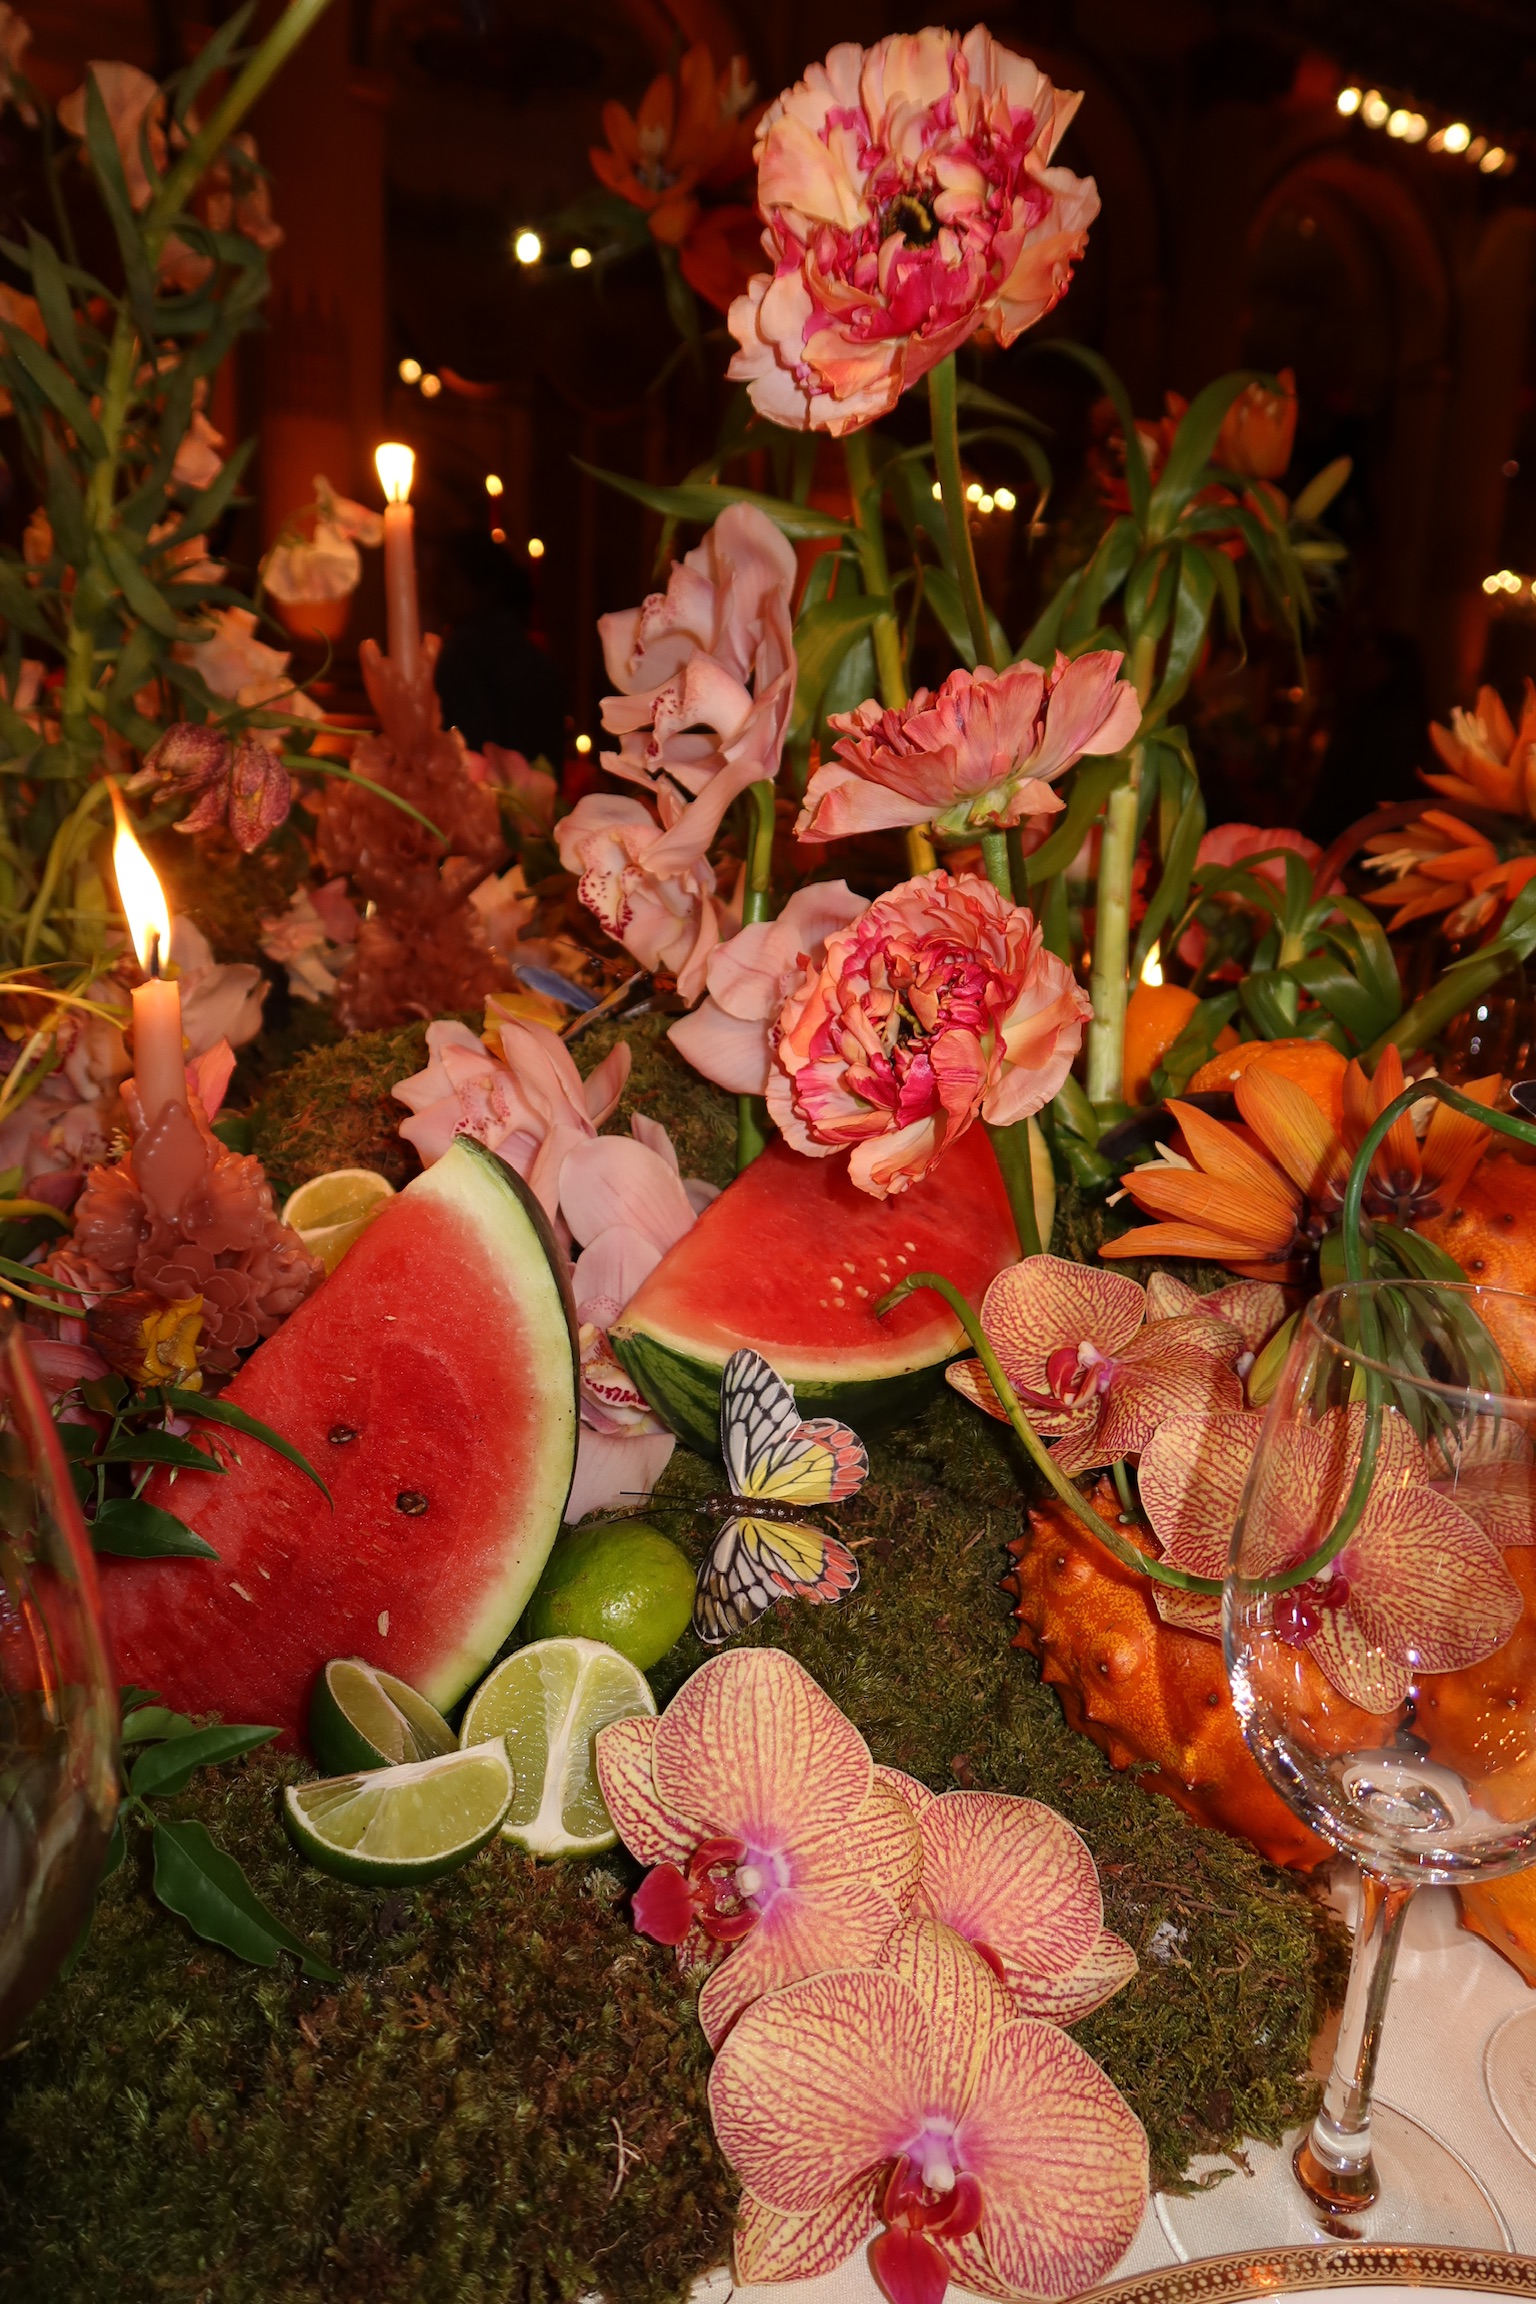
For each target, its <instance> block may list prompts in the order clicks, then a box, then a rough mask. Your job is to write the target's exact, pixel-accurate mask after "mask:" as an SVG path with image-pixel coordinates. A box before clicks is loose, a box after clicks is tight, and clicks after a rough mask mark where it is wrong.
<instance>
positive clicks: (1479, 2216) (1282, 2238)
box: [1157, 2102, 1513, 2263]
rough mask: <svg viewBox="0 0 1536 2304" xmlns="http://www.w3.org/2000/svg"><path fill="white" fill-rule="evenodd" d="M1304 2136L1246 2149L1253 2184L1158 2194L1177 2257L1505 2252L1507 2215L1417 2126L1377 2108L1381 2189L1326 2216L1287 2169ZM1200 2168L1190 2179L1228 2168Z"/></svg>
mask: <svg viewBox="0 0 1536 2304" xmlns="http://www.w3.org/2000/svg"><path fill="white" fill-rule="evenodd" d="M1303 2133H1304V2131H1302V2130H1299V2129H1298V2130H1297V2131H1296V2133H1295V2134H1294V2135H1290V2136H1287V2137H1286V2139H1285V2141H1284V2142H1283V2143H1282V2144H1279V2145H1274V2144H1253V2143H1249V2144H1247V2145H1245V2146H1244V2157H1245V2158H1246V2159H1247V2161H1248V2162H1249V2164H1250V2166H1251V2167H1252V2170H1253V2173H1252V2175H1251V2176H1245V2175H1243V2174H1242V2173H1241V2171H1239V2172H1237V2173H1235V2174H1230V2175H1227V2176H1225V2177H1223V2178H1222V2179H1221V2181H1220V2182H1219V2183H1216V2184H1213V2185H1212V2186H1211V2188H1210V2190H1209V2191H1208V2192H1192V2193H1187V2194H1186V2193H1172V2192H1160V2193H1159V2194H1158V2196H1157V2219H1158V2222H1159V2223H1160V2224H1161V2226H1162V2228H1163V2230H1164V2232H1165V2233H1166V2234H1167V2237H1168V2240H1169V2242H1170V2243H1171V2245H1172V2246H1173V2248H1174V2249H1175V2250H1176V2252H1177V2254H1178V2255H1179V2257H1180V2258H1181V2259H1182V2260H1183V2261H1184V2262H1185V2263H1188V2262H1190V2261H1191V2260H1192V2259H1193V2258H1195V2257H1197V2256H1224V2255H1228V2254H1230V2253H1231V2252H1232V2251H1233V2250H1234V2249H1244V2248H1280V2247H1290V2248H1304V2247H1306V2246H1307V2244H1308V2243H1309V2242H1315V2243H1317V2244H1318V2245H1322V2244H1323V2243H1324V2242H1327V2241H1330V2240H1399V2241H1418V2242H1438V2243H1439V2244H1440V2245H1441V2246H1443V2247H1460V2248H1508V2247H1510V2246H1512V2244H1513V2243H1512V2241H1511V2237H1510V2233H1509V2230H1508V2227H1507V2226H1506V2225H1505V2222H1504V2219H1503V2217H1502V2216H1501V2215H1500V2214H1499V2211H1498V2209H1497V2208H1496V2207H1495V2206H1494V2204H1493V2202H1492V2200H1490V2198H1489V2197H1488V2194H1487V2193H1486V2192H1485V2191H1484V2189H1483V2187H1482V2185H1481V2184H1480V2183H1479V2182H1478V2180H1477V2178H1476V2177H1475V2176H1474V2175H1473V2173H1472V2171H1471V2169H1470V2168H1469V2167H1468V2166H1467V2164H1466V2162H1465V2161H1464V2160H1462V2159H1461V2158H1459V2157H1458V2155H1457V2154H1456V2153H1455V2152H1453V2151H1452V2150H1451V2148H1450V2146H1449V2145H1448V2144H1442V2143H1441V2141H1440V2139H1439V2138H1438V2137H1437V2136H1432V2135H1431V2134H1430V2132H1429V2130H1428V2129H1427V2128H1421V2127H1420V2126H1419V2123H1418V2122H1417V2120H1410V2119H1409V2117H1408V2115H1407V2113H1406V2112H1399V2111H1398V2110H1396V2108H1395V2107H1394V2106H1393V2105H1390V2104H1382V2103H1380V2102H1378V2103H1377V2105H1376V2108H1375V2113H1374V2115H1373V2118H1372V2121H1371V2150H1372V2156H1373V2158H1374V2160H1375V2164H1376V2174H1377V2177H1378V2179H1379V2183H1380V2191H1379V2194H1378V2196H1377V2198H1376V2200H1375V2201H1374V2202H1373V2203H1372V2205H1371V2206H1370V2207H1369V2208H1364V2209H1358V2210H1351V2211H1350V2212H1349V2213H1348V2214H1346V2215H1341V2216H1338V2217H1334V2218H1330V2219H1329V2220H1328V2221H1327V2222H1326V2223H1325V2222H1324V2221H1323V2217H1322V2213H1321V2211H1320V2210H1318V2209H1317V2208H1315V2207H1314V2206H1313V2204H1312V2202H1311V2201H1310V2200H1309V2199H1308V2198H1307V2196H1306V2194H1305V2193H1304V2192H1303V2191H1302V2189H1301V2186H1300V2185H1299V2184H1298V2182H1297V2181H1296V2172H1295V2170H1294V2169H1293V2167H1292V2166H1291V2155H1292V2154H1293V2152H1294V2151H1295V2149H1296V2146H1297V2144H1298V2142H1299V2141H1300V2138H1301V2135H1302V2134H1303ZM1230 2165H1231V2164H1230V2162H1228V2161H1224V2160H1214V2159H1202V2160H1196V2161H1195V2162H1194V2163H1193V2164H1192V2165H1191V2168H1190V2171H1189V2173H1190V2175H1191V2176H1192V2177H1199V2176H1203V2175H1209V2174H1212V2173H1214V2172H1215V2171H1216V2170H1217V2169H1219V2168H1224V2167H1226V2168H1230Z"/></svg>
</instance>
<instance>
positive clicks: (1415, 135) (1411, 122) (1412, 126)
mask: <svg viewBox="0 0 1536 2304" xmlns="http://www.w3.org/2000/svg"><path fill="white" fill-rule="evenodd" d="M1428 134H1429V122H1428V121H1427V120H1426V119H1425V117H1424V115H1423V113H1422V112H1410V113H1409V115H1408V125H1407V127H1406V128H1405V129H1404V130H1403V142H1404V143H1405V144H1422V143H1423V141H1424V139H1425V137H1426V136H1427V135H1428Z"/></svg>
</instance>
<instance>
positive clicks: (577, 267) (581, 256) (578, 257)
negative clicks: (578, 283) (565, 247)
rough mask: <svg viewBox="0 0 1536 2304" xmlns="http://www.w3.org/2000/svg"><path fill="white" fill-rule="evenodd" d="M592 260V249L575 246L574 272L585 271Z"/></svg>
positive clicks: (572, 255) (572, 263)
mask: <svg viewBox="0 0 1536 2304" xmlns="http://www.w3.org/2000/svg"><path fill="white" fill-rule="evenodd" d="M591 261H592V251H591V249H590V248H573V249H572V250H571V270H572V271H573V272H585V270H586V268H587V266H588V265H589V264H590V263H591Z"/></svg>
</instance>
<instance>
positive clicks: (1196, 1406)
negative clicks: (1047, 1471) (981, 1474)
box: [945, 1256, 1243, 1475]
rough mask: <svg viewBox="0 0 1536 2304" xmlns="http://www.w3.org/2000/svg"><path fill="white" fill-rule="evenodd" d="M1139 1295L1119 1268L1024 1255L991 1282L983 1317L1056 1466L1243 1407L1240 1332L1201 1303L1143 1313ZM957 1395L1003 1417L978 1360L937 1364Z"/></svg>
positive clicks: (1083, 1464)
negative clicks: (1157, 1316) (1177, 1422)
mask: <svg viewBox="0 0 1536 2304" xmlns="http://www.w3.org/2000/svg"><path fill="white" fill-rule="evenodd" d="M1146 1314H1147V1292H1146V1290H1145V1289H1144V1288H1142V1287H1141V1286H1139V1284H1138V1283H1137V1282H1136V1281H1134V1280H1128V1279H1127V1278H1126V1277H1125V1275H1124V1274H1123V1273H1120V1272H1103V1271H1096V1270H1095V1269H1094V1268H1093V1267H1092V1266H1091V1265H1087V1264H1073V1263H1069V1262H1068V1261H1067V1260H1066V1259H1065V1258H1063V1257H1060V1256H1027V1257H1025V1259H1024V1260H1023V1262H1022V1263H1019V1264H1013V1265H1010V1266H1009V1267H1008V1269H1007V1270H1006V1271H1004V1272H1000V1273H999V1274H998V1276H997V1278H996V1279H995V1280H994V1281H993V1282H992V1285H991V1286H990V1287H989V1288H988V1290H987V1293H986V1295H985V1297H984V1298H983V1300H982V1306H981V1325H982V1328H983V1329H984V1331H985V1333H986V1336H987V1340H988V1342H989V1343H990V1344H991V1346H992V1349H993V1351H994V1352H995V1353H996V1354H997V1357H998V1360H999V1363H1000V1364H1001V1367H1002V1370H1003V1374H1004V1375H1005V1376H1006V1377H1007V1379H1008V1381H1009V1383H1010V1384H1011V1385H1012V1386H1013V1389H1014V1391H1015V1392H1016V1393H1017V1395H1018V1398H1019V1404H1020V1406H1021V1407H1022V1408H1023V1410H1024V1413H1025V1414H1026V1416H1028V1418H1029V1419H1030V1422H1031V1423H1032V1424H1033V1425H1034V1427H1035V1429H1036V1431H1037V1432H1039V1433H1040V1434H1041V1436H1042V1437H1043V1438H1047V1439H1052V1440H1054V1441H1055V1442H1056V1447H1055V1449H1054V1454H1055V1458H1056V1462H1057V1463H1058V1464H1059V1465H1060V1467H1061V1469H1062V1471H1063V1472H1065V1473H1067V1474H1068V1475H1074V1474H1076V1473H1078V1472H1085V1471H1087V1470H1088V1469H1089V1467H1090V1466H1091V1465H1096V1464H1118V1463H1120V1462H1121V1461H1122V1460H1123V1459H1124V1458H1125V1457H1127V1456H1139V1455H1140V1454H1141V1452H1142V1450H1143V1449H1144V1448H1145V1447H1146V1446H1147V1445H1148V1443H1149V1442H1150V1440H1151V1438H1152V1436H1153V1434H1154V1432H1156V1430H1157V1429H1158V1426H1159V1425H1160V1424H1162V1423H1163V1422H1165V1421H1166V1420H1167V1419H1168V1418H1169V1417H1173V1416H1189V1415H1196V1414H1202V1413H1203V1414H1208V1415H1209V1414H1216V1413H1218V1412H1220V1411H1222V1410H1225V1409H1237V1408H1241V1406H1242V1404H1243V1394H1242V1386H1241V1384H1240V1383H1239V1381H1238V1379H1237V1377H1236V1375H1235V1374H1234V1373H1233V1371H1234V1368H1235V1365H1236V1362H1237V1360H1238V1357H1239V1355H1240V1353H1241V1352H1242V1350H1243V1337H1242V1335H1241V1333H1240V1331H1239V1330H1238V1329H1237V1328H1235V1327H1234V1326H1233V1325H1232V1323H1231V1322H1230V1321H1227V1320H1220V1319H1215V1318H1213V1317H1212V1316H1211V1315H1210V1314H1208V1313H1205V1312H1193V1313H1186V1314H1184V1315H1182V1316H1181V1317H1180V1318H1177V1319H1172V1320H1156V1321H1153V1322H1152V1323H1150V1324H1149V1323H1148V1322H1147V1317H1146ZM945 1373H946V1375H947V1376H948V1379H949V1381H950V1383H951V1384H952V1385H953V1386H954V1388H955V1390H956V1391H957V1392H961V1393H963V1394H964V1395H965V1397H966V1399H968V1400H971V1401H973V1402H974V1403H975V1405H976V1406H977V1407H978V1408H985V1409H986V1411H987V1413H988V1414H989V1415H991V1416H996V1417H999V1418H1001V1417H1002V1416H1003V1413H1004V1412H1003V1408H1002V1405H1001V1403H1000V1402H999V1400H998V1399H997V1396H996V1394H995V1393H994V1392H993V1389H992V1386H991V1383H990V1382H989V1380H988V1377H987V1373H986V1370H985V1368H984V1367H983V1365H982V1363H981V1362H980V1361H979V1360H961V1361H958V1362H957V1363H956V1364H955V1365H954V1366H952V1367H950V1368H949V1369H947V1370H946V1371H945Z"/></svg>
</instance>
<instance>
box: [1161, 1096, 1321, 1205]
mask: <svg viewBox="0 0 1536 2304" xmlns="http://www.w3.org/2000/svg"><path fill="white" fill-rule="evenodd" d="M1168 1109H1169V1111H1170V1112H1171V1113H1172V1114H1173V1116H1174V1118H1175V1120H1177V1122H1178V1124H1179V1127H1180V1128H1181V1130H1182V1131H1183V1135H1184V1141H1185V1143H1186V1144H1187V1145H1188V1146H1189V1149H1190V1151H1191V1153H1192V1154H1193V1155H1194V1158H1195V1159H1196V1160H1197V1161H1198V1162H1199V1165H1200V1167H1201V1168H1202V1169H1203V1170H1204V1172H1205V1174H1206V1175H1207V1176H1215V1177H1219V1178H1220V1180H1221V1181H1222V1182H1223V1183H1224V1184H1238V1185H1243V1186H1246V1187H1247V1188H1248V1189H1249V1190H1252V1191H1257V1192H1262V1193H1264V1194H1265V1195H1266V1196H1267V1197H1273V1196H1274V1195H1275V1194H1277V1193H1278V1194H1281V1195H1283V1196H1285V1197H1286V1198H1287V1199H1290V1198H1291V1195H1289V1194H1288V1193H1286V1189H1285V1183H1284V1179H1283V1178H1282V1177H1280V1176H1278V1175H1277V1174H1276V1173H1275V1169H1274V1165H1273V1163H1272V1162H1271V1161H1269V1160H1266V1159H1265V1157H1264V1154H1263V1153H1262V1152H1260V1151H1258V1150H1256V1149H1255V1147H1254V1146H1253V1145H1251V1144H1247V1143H1245V1142H1244V1141H1243V1138H1242V1137H1241V1136H1239V1135H1238V1133H1237V1131H1236V1129H1234V1128H1229V1127H1227V1126H1226V1124H1225V1123H1224V1122H1223V1121H1220V1120H1213V1119H1212V1118H1211V1116H1210V1114H1209V1113H1208V1112H1202V1111H1201V1109H1200V1107H1199V1105H1198V1104H1186V1103H1184V1102H1183V1101H1182V1099H1180V1098H1178V1097H1170V1098H1169V1101H1168Z"/></svg>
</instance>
